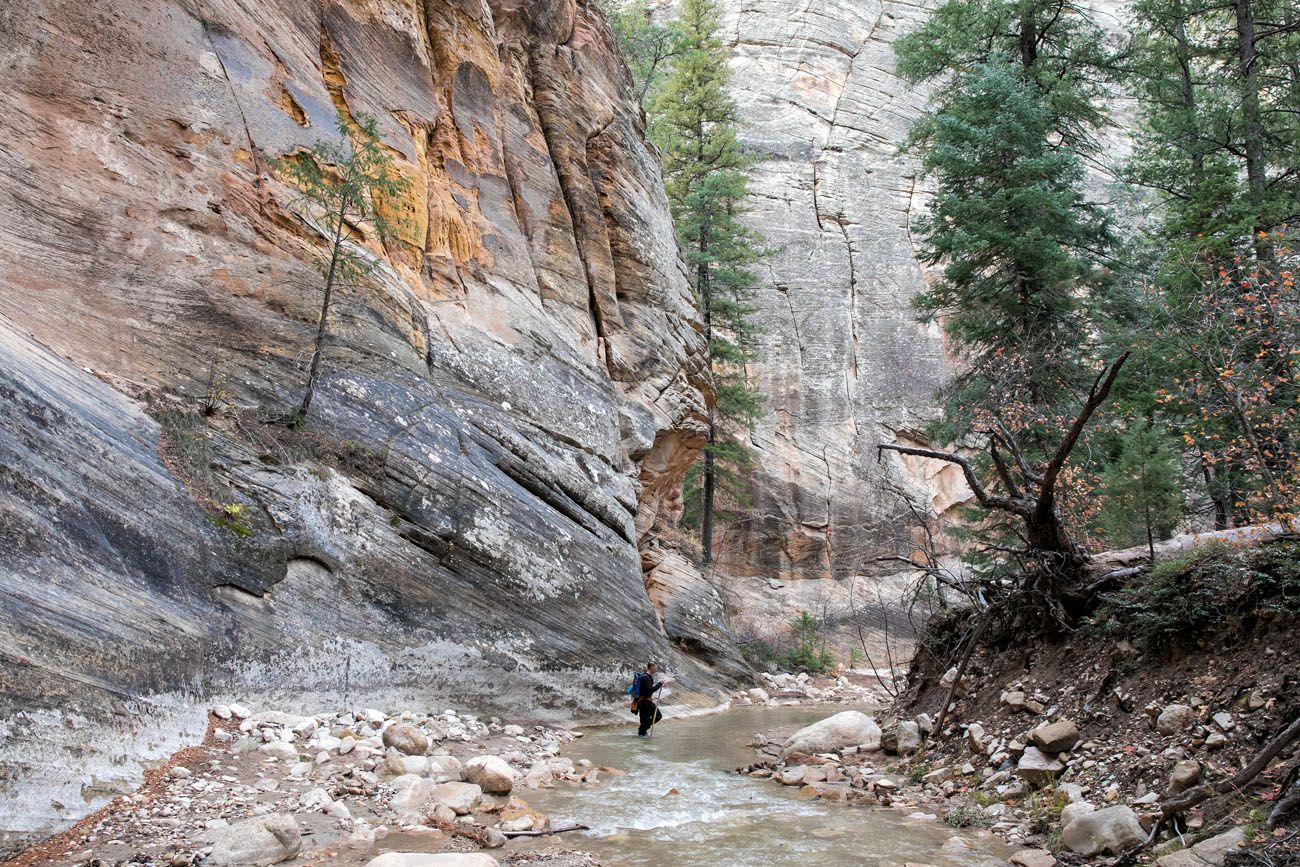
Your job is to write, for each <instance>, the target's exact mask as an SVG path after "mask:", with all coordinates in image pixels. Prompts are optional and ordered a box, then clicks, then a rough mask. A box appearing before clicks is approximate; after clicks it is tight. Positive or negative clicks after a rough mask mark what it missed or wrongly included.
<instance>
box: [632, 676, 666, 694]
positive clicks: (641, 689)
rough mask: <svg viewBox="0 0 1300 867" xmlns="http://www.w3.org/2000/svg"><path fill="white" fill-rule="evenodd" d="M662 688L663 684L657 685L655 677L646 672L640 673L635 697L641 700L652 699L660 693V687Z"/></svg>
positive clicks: (637, 677) (637, 678)
mask: <svg viewBox="0 0 1300 867" xmlns="http://www.w3.org/2000/svg"><path fill="white" fill-rule="evenodd" d="M661 686H663V683H662V682H660V683H655V679H654V676H653V675H651V674H649V673H647V672H644V671H642V672H638V673H637V676H636V692H635V697H636V698H641V699H645V698H651V697H653V696H654V694H655V693H656V692H658V691H659V687H661Z"/></svg>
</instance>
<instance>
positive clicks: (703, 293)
mask: <svg viewBox="0 0 1300 867" xmlns="http://www.w3.org/2000/svg"><path fill="white" fill-rule="evenodd" d="M698 250H699V254H700V263H699V264H698V265H697V266H696V272H695V283H696V285H697V286H698V288H699V293H700V306H701V307H703V308H704V340H705V345H706V347H707V351H708V353H709V374H710V376H712V375H713V372H714V371H713V309H712V308H713V305H712V300H713V299H712V287H711V286H710V285H709V266H708V265H707V264H706V262H707V256H708V252H709V240H708V234H707V233H706V232H705V230H704V227H703V226H701V227H700V234H699V239H698ZM717 438H718V422H717V410H716V408H715V407H713V406H711V407H709V441H708V444H707V445H706V446H705V447H704V505H703V508H702V511H703V514H702V515H701V518H700V547H701V548H702V549H703V554H704V558H703V559H704V565H706V566H707V565H709V564H710V563H712V562H713V502H714V497H715V492H716V489H717V466H716V456H715V455H714V453H713V444H714V443H715V442H717Z"/></svg>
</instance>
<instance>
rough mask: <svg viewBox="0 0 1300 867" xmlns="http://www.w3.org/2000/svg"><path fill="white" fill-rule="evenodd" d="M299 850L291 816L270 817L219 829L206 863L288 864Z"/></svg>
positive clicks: (223, 866)
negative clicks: (284, 862) (283, 862)
mask: <svg viewBox="0 0 1300 867" xmlns="http://www.w3.org/2000/svg"><path fill="white" fill-rule="evenodd" d="M301 848H302V834H301V833H300V832H299V830H298V823H297V822H295V821H294V818H293V816H290V815H288V814H285V813H273V814H271V815H269V816H257V817H254V818H252V819H245V820H244V821H242V822H236V823H234V824H233V825H230V826H228V827H226V828H222V829H221V830H220V831H219V833H218V834H217V835H216V837H215V838H214V840H213V846H212V854H211V855H209V856H208V863H210V864H215V865H220V867H268V865H271V864H278V863H280V862H281V861H288V860H289V859H291V858H293V857H294V856H296V855H297V854H298V850H299V849H301Z"/></svg>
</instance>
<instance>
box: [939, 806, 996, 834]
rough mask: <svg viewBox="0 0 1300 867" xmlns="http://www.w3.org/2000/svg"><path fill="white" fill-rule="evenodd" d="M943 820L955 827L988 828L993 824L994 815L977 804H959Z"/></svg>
mask: <svg viewBox="0 0 1300 867" xmlns="http://www.w3.org/2000/svg"><path fill="white" fill-rule="evenodd" d="M943 820H944V821H945V822H947V823H948V824H949V825H951V826H952V827H954V828H987V827H989V826H990V825H992V824H993V819H992V817H990V816H989V814H988V813H986V812H984V808H983V807H980V806H978V805H976V804H958V805H957V806H955V807H953V808H952V809H951V810H949V811H948V815H946V816H944V817H943Z"/></svg>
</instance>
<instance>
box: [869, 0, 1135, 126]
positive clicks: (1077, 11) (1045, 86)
mask: <svg viewBox="0 0 1300 867" xmlns="http://www.w3.org/2000/svg"><path fill="white" fill-rule="evenodd" d="M894 50H895V54H896V55H897V56H898V72H899V75H901V76H902V77H903V78H904V79H905V80H907V81H909V82H912V83H919V82H924V81H934V80H936V79H939V78H941V77H943V76H948V75H953V76H957V77H959V78H960V77H962V76H965V75H967V74H969V73H971V72H972V71H973V70H975V68H976V67H979V66H982V65H984V64H989V63H1008V64H1015V65H1017V66H1019V67H1020V68H1021V70H1022V72H1023V74H1024V76H1025V78H1026V80H1027V81H1029V82H1031V83H1032V84H1033V85H1034V87H1035V89H1036V90H1037V91H1038V93H1039V96H1040V98H1041V100H1042V104H1043V106H1044V109H1045V110H1046V111H1047V113H1048V115H1049V116H1050V118H1051V125H1052V131H1053V133H1054V134H1055V135H1056V136H1057V137H1059V139H1060V140H1061V141H1062V143H1063V144H1064V145H1065V146H1066V147H1067V148H1069V149H1071V150H1074V151H1076V152H1078V151H1081V150H1086V149H1090V148H1091V147H1092V146H1093V132H1094V131H1095V130H1096V129H1097V128H1098V127H1100V126H1101V125H1102V124H1103V123H1104V122H1105V112H1104V110H1103V108H1102V106H1103V105H1104V104H1105V100H1106V99H1107V98H1108V94H1107V92H1106V77H1107V70H1108V69H1109V68H1110V65H1111V57H1110V51H1109V50H1108V49H1107V46H1106V38H1105V33H1104V31H1103V30H1102V29H1101V28H1100V27H1098V26H1097V24H1096V23H1095V22H1094V21H1093V16H1092V14H1090V12H1089V11H1088V10H1086V9H1084V8H1083V7H1081V6H1079V5H1077V4H1074V3H1070V2H1066V0H945V2H943V3H941V4H940V5H939V6H938V7H937V8H936V9H935V10H934V11H933V12H932V13H931V14H930V16H929V17H928V18H927V19H926V21H925V23H924V24H923V25H922V26H921V27H920V28H919V29H917V30H915V31H913V32H912V33H909V34H907V35H905V36H904V37H903V38H902V39H900V40H899V41H898V43H897V44H896V45H895V49H894ZM957 92H959V89H956V88H953V87H951V86H948V87H944V88H943V89H942V91H941V92H940V94H939V96H938V109H939V110H940V111H942V107H943V105H944V104H945V102H946V97H945V94H950V95H955V94H956V93H957Z"/></svg>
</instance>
